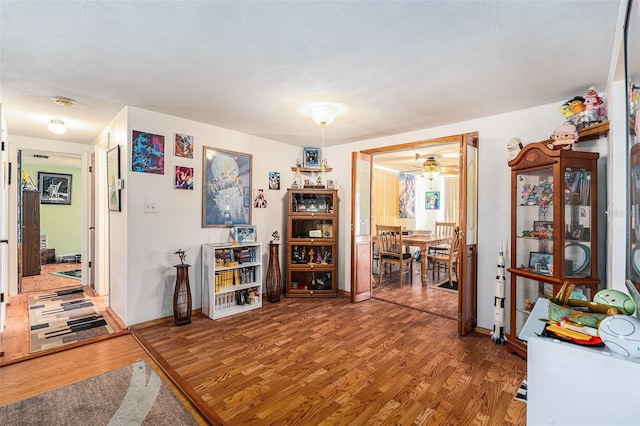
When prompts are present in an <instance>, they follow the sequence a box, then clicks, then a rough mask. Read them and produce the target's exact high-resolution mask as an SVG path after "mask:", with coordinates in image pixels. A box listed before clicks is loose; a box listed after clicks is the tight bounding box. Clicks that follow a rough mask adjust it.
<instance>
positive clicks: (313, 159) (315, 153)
mask: <svg viewBox="0 0 640 426" xmlns="http://www.w3.org/2000/svg"><path fill="white" fill-rule="evenodd" d="M302 158H303V161H304V163H303V166H304V167H318V168H319V167H320V162H321V160H322V159H321V158H320V148H303V149H302Z"/></svg>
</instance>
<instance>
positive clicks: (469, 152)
mask: <svg viewBox="0 0 640 426" xmlns="http://www.w3.org/2000/svg"><path fill="white" fill-rule="evenodd" d="M459 194H460V218H459V222H458V223H459V225H460V235H459V238H460V258H459V260H458V262H459V264H458V281H459V282H458V333H459V334H460V335H461V336H464V335H465V334H467V333H469V332H470V331H472V330H473V329H474V328H475V327H476V325H477V322H478V307H477V305H478V303H477V289H476V286H477V281H478V280H477V271H478V267H477V266H478V133H468V134H465V135H462V139H461V140H460V191H459Z"/></svg>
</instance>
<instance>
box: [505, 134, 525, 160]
mask: <svg viewBox="0 0 640 426" xmlns="http://www.w3.org/2000/svg"><path fill="white" fill-rule="evenodd" d="M522 148H523V145H522V141H521V140H520V138H513V139H511V140H510V141H509V143H508V144H507V152H508V153H509V161H511V160H513V159H514V158H516V157H517V156H518V153H519V152H520V150H521V149H522Z"/></svg>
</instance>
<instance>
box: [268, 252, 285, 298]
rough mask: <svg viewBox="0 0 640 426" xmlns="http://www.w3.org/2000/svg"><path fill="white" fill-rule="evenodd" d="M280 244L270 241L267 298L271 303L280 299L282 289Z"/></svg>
mask: <svg viewBox="0 0 640 426" xmlns="http://www.w3.org/2000/svg"><path fill="white" fill-rule="evenodd" d="M279 252H280V244H275V243H269V266H268V267H267V300H268V301H269V302H271V303H275V302H279V301H280V292H281V291H282V275H281V274H280V260H279V259H278V253H279Z"/></svg>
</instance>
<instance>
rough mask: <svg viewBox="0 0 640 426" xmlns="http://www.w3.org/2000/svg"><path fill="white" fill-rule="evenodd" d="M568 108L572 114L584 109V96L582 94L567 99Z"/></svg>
mask: <svg viewBox="0 0 640 426" xmlns="http://www.w3.org/2000/svg"><path fill="white" fill-rule="evenodd" d="M569 108H571V112H573V113H574V114H580V113H581V112H583V111H584V110H585V106H584V98H583V97H582V96H576V97H574V98H573V99H571V100H570V101H569Z"/></svg>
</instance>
